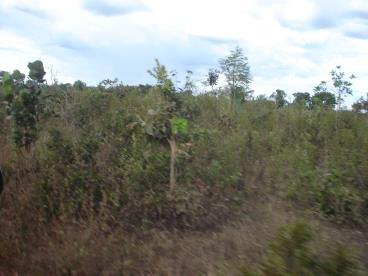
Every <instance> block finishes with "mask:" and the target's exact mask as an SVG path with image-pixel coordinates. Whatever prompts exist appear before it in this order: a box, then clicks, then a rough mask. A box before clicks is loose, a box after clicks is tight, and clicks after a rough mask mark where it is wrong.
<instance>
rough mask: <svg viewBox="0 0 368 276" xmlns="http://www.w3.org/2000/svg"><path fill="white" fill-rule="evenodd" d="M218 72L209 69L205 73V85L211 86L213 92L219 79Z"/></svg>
mask: <svg viewBox="0 0 368 276" xmlns="http://www.w3.org/2000/svg"><path fill="white" fill-rule="evenodd" d="M219 73H220V72H219V70H217V69H210V70H209V71H208V73H207V79H206V84H207V85H209V86H211V90H212V92H213V88H214V87H215V86H216V85H217V83H218V79H219V76H220V75H219Z"/></svg>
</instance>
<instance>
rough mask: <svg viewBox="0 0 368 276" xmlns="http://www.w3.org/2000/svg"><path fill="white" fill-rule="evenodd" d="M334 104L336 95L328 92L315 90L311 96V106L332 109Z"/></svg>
mask: <svg viewBox="0 0 368 276" xmlns="http://www.w3.org/2000/svg"><path fill="white" fill-rule="evenodd" d="M335 106H336V97H335V95H334V94H332V93H330V92H325V91H322V92H316V93H315V94H314V95H313V97H312V108H313V109H316V108H322V109H331V110H332V109H334V108H335Z"/></svg>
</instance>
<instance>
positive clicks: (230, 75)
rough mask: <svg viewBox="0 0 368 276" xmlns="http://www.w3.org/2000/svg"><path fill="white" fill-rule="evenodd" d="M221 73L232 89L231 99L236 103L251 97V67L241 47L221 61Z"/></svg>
mask: <svg viewBox="0 0 368 276" xmlns="http://www.w3.org/2000/svg"><path fill="white" fill-rule="evenodd" d="M219 62H220V66H221V71H222V73H223V74H224V75H225V77H226V80H227V83H228V85H229V87H230V93H231V98H232V100H233V101H234V102H239V101H244V100H245V99H249V98H250V97H251V94H252V91H251V90H250V83H251V82H252V78H251V75H250V67H249V65H248V58H247V57H246V56H245V55H244V53H243V50H242V49H241V48H240V47H236V48H235V49H234V50H232V51H231V53H230V55H229V56H227V57H225V58H223V59H220V60H219Z"/></svg>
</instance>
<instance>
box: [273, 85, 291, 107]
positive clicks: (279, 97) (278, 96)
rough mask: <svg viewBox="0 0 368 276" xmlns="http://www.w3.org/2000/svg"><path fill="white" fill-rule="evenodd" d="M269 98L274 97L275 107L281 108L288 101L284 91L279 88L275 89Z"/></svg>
mask: <svg viewBox="0 0 368 276" xmlns="http://www.w3.org/2000/svg"><path fill="white" fill-rule="evenodd" d="M271 99H274V101H275V103H276V106H277V108H281V107H283V106H285V105H287V104H288V101H287V100H286V93H285V91H284V90H281V89H277V90H276V91H275V92H273V93H272V95H271Z"/></svg>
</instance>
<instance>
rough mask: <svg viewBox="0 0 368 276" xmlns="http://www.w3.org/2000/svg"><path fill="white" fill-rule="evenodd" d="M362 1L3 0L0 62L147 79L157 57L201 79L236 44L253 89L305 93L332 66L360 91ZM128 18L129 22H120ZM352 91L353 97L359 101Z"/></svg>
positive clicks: (66, 74)
mask: <svg viewBox="0 0 368 276" xmlns="http://www.w3.org/2000/svg"><path fill="white" fill-rule="evenodd" d="M365 3H366V1H363V0H354V1H343V0H335V1H332V0H324V1H317V0H298V1H295V0H279V1H272V0H247V1H244V0H226V1H210V0H202V1H198V0H185V1H184V0H175V1H168V0H140V1H133V0H128V1H124V0H121V1H120V0H119V1H118V0H106V1H103V0H100V1H97V0H63V1H58V0H49V1H42V0H4V1H0V61H1V62H0V66H1V67H2V68H1V69H4V70H8V71H12V70H14V69H16V68H19V69H21V70H22V71H24V72H26V71H27V68H26V65H27V63H28V62H29V61H32V60H35V59H41V60H43V61H44V63H45V65H46V67H47V66H49V65H53V67H54V69H55V70H57V71H58V77H59V80H60V81H68V82H71V81H73V80H76V79H81V80H83V81H86V82H87V83H89V84H97V83H98V82H99V81H101V80H102V79H105V78H114V77H118V78H119V79H121V80H122V81H123V82H124V83H128V84H138V83H145V82H152V81H153V80H152V79H151V78H150V77H149V75H148V74H147V73H146V70H147V69H149V68H151V67H153V66H154V59H155V58H159V60H160V62H161V63H163V64H165V65H166V66H167V67H168V69H169V70H171V69H174V70H177V71H178V73H179V78H180V76H182V75H184V72H185V71H186V70H188V69H189V70H192V71H194V72H195V75H194V76H195V78H196V79H198V80H201V79H202V78H204V75H205V73H206V71H207V70H208V69H209V68H213V67H218V59H219V58H222V57H224V56H226V55H227V54H228V53H229V51H230V50H231V49H233V48H234V47H235V46H236V45H238V46H240V47H242V48H243V49H244V53H245V55H246V56H247V57H248V58H249V64H250V66H251V72H252V75H253V77H254V82H253V84H252V88H253V89H254V90H256V93H268V94H269V93H271V92H272V91H274V90H275V89H277V88H280V89H284V90H285V91H287V92H289V93H293V92H295V91H311V90H312V89H313V87H314V86H315V85H317V84H318V83H319V82H320V81H321V80H323V79H327V78H328V76H329V71H330V70H331V69H332V68H334V67H335V66H336V65H337V64H341V65H343V68H344V69H346V72H347V73H354V74H356V75H358V77H359V78H358V79H357V80H356V84H357V87H356V89H357V90H358V91H359V93H365V92H366V90H368V87H367V86H368V84H367V83H366V81H365V80H366V79H368V69H367V68H366V66H365V65H364V63H363V62H361V60H368V50H367V49H368V37H367V24H368V20H367V19H368V12H367V11H368V3H367V4H365ZM126 15H129V16H126ZM358 96H360V95H357V97H358Z"/></svg>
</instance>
